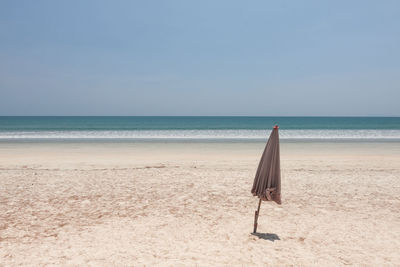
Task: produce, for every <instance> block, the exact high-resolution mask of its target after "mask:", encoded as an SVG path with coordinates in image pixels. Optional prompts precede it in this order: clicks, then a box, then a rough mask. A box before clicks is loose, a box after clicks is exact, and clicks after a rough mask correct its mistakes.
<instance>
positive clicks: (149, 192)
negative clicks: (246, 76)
mask: <svg viewBox="0 0 400 267" xmlns="http://www.w3.org/2000/svg"><path fill="white" fill-rule="evenodd" d="M263 146H264V144H259V143H248V144H243V143H236V144H222V143H221V144H220V143H209V144H204V143H197V144H196V143H181V144H156V143H143V144H124V143H116V144H111V143H108V144H100V143H92V144H83V143H82V144H40V143H36V144H5V143H1V144H0V265H3V266H13V265H29V266H42V265H67V266H75V265H82V266H113V265H115V266H140V265H155V264H156V265H171V266H175V265H201V266H209V265H212V266H215V265H260V266H265V265H321V266H326V265H335V266H337V265H347V264H353V265H375V266H380V265H400V253H399V250H400V212H399V211H400V144H399V143H381V144H371V143H358V144H356V143H342V144H332V143H305V144H300V143H286V144H282V146H281V157H282V160H281V167H282V173H283V177H282V196H283V199H282V200H283V205H281V206H278V205H276V204H274V203H267V202H264V203H263V204H262V206H261V215H260V218H259V227H258V232H259V234H258V236H254V235H251V234H250V233H251V231H252V229H253V217H254V210H255V209H256V206H257V199H256V198H254V197H252V196H251V194H250V189H251V186H252V182H253V177H254V174H255V171H256V168H257V164H258V161H259V157H260V156H261V152H262V149H263Z"/></svg>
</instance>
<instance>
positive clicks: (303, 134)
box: [0, 130, 400, 140]
mask: <svg viewBox="0 0 400 267" xmlns="http://www.w3.org/2000/svg"><path fill="white" fill-rule="evenodd" d="M269 134H270V130H127V131H19V132H17V131H15V132H0V140H5V139H28V140H29V139H132V140H143V139H148V140H158V139H161V140H205V139H208V140H224V139H226V140H231V139H232V140H265V139H266V138H267V137H268V136H269ZM280 138H281V139H284V140H291V139H294V140H295V139H305V140H307V139H310V140H311V139H313V140H314V139H316V140H319V139H321V140H330V139H332V140H336V139H337V140H346V139H348V140H351V139H356V140H365V139H384V140H400V130H280Z"/></svg>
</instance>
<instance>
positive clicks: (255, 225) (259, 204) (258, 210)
mask: <svg viewBox="0 0 400 267" xmlns="http://www.w3.org/2000/svg"><path fill="white" fill-rule="evenodd" d="M260 206H261V198H260V201H259V202H258V208H257V210H256V213H255V215H254V231H253V233H256V232H257V221H258V215H259V214H260Z"/></svg>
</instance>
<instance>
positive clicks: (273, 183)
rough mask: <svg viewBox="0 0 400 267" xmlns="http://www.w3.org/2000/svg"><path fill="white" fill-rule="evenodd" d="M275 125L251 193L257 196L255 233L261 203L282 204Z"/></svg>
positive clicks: (276, 129)
mask: <svg viewBox="0 0 400 267" xmlns="http://www.w3.org/2000/svg"><path fill="white" fill-rule="evenodd" d="M278 128H279V127H278V126H277V125H275V126H274V129H273V130H272V133H271V135H270V137H269V139H268V142H267V145H266V146H265V149H264V153H263V154H262V156H261V160H260V163H259V165H258V169H257V173H256V176H255V178H254V183H253V188H252V189H251V193H252V194H253V196H257V197H258V198H259V199H260V200H259V202H258V209H257V210H256V212H255V217H254V233H255V232H256V231H257V220H258V215H259V212H260V206H261V201H262V200H264V201H275V202H276V203H278V204H281V168H280V159H279V134H278Z"/></svg>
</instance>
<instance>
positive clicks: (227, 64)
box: [0, 0, 400, 116]
mask: <svg viewBox="0 0 400 267" xmlns="http://www.w3.org/2000/svg"><path fill="white" fill-rule="evenodd" d="M0 115H259V116H262V115H271V116H274V115H282V116H286V115H298V116H303V115H304V116H320V115H322V116H323V115H327V116H335V115H338V116H350V115H353V116H354V115H355V116H369V115H373V116H379V115H387V116H400V1H386V0H383V1H347V0H346V1H319V0H318V1H204V0H202V1H185V0H182V1H148V0H146V1H52V0H49V1H40V0H39V1H15V0H10V1H5V0H2V1H1V2H0Z"/></svg>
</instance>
